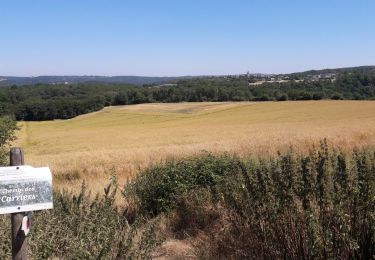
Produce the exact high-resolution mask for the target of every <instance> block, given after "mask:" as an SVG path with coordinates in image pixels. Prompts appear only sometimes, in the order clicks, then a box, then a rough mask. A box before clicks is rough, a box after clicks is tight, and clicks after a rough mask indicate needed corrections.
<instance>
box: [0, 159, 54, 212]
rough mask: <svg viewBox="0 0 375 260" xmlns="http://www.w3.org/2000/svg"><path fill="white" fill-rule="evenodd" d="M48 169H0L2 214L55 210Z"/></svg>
mask: <svg viewBox="0 0 375 260" xmlns="http://www.w3.org/2000/svg"><path fill="white" fill-rule="evenodd" d="M52 192H53V191H52V174H51V171H50V169H49V168H48V167H42V168H34V167H31V166H24V165H22V166H10V167H0V214H8V213H16V212H24V211H34V210H42V209H51V208H53V200H52Z"/></svg>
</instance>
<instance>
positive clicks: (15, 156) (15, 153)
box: [10, 147, 27, 260]
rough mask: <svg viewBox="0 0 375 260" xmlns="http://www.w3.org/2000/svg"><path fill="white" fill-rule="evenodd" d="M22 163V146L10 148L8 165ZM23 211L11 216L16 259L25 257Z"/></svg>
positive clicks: (13, 249)
mask: <svg viewBox="0 0 375 260" xmlns="http://www.w3.org/2000/svg"><path fill="white" fill-rule="evenodd" d="M23 164H24V156H23V150H22V148H18V147H17V148H11V149H10V166H19V165H23ZM24 216H25V213H24V212H20V213H13V214H12V215H11V218H12V257H13V259H17V260H21V259H22V260H25V259H27V240H26V236H25V233H24V232H23V231H22V230H21V225H22V219H23V217H24Z"/></svg>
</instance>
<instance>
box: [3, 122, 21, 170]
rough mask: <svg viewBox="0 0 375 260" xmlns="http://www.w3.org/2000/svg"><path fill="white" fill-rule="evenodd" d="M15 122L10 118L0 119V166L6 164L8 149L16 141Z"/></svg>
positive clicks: (16, 128)
mask: <svg viewBox="0 0 375 260" xmlns="http://www.w3.org/2000/svg"><path fill="white" fill-rule="evenodd" d="M16 130H18V126H17V122H16V121H15V120H14V119H13V118H12V117H10V116H4V117H0V165H6V164H7V160H8V158H7V155H8V148H9V145H10V144H11V142H13V141H14V140H15V139H16V136H15V131H16Z"/></svg>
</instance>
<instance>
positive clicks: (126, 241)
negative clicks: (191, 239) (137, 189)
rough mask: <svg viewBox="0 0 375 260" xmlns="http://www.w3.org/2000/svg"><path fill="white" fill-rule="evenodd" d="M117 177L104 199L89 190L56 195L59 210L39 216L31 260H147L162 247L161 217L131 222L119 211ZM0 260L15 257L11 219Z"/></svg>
mask: <svg viewBox="0 0 375 260" xmlns="http://www.w3.org/2000/svg"><path fill="white" fill-rule="evenodd" d="M117 189H118V185H117V179H116V177H115V176H113V177H112V181H111V183H110V184H109V185H107V186H106V187H105V188H104V195H103V196H100V197H99V196H98V195H97V196H96V197H95V199H92V198H90V194H88V193H87V191H86V185H85V184H83V185H82V189H81V192H80V193H79V194H72V193H69V192H62V193H58V192H56V193H54V209H53V210H45V211H40V212H34V213H33V225H32V230H31V232H30V236H29V239H28V241H29V242H28V243H29V254H30V256H31V259H52V258H53V259H54V258H63V259H147V258H150V255H151V252H152V251H153V250H154V248H155V247H156V246H157V245H159V244H160V242H161V241H162V238H161V237H160V236H159V235H158V234H159V233H158V218H155V219H153V220H147V219H142V218H138V219H137V220H136V221H135V222H134V223H128V221H127V216H126V214H125V212H124V211H123V210H121V209H119V208H117V207H116V206H115V203H114V202H115V197H116V193H117ZM0 225H1V229H0V239H1V241H2V243H1V244H2V245H1V247H0V259H9V258H10V257H11V249H10V248H11V244H10V241H11V237H10V218H9V216H8V215H5V216H4V215H3V216H1V217H0Z"/></svg>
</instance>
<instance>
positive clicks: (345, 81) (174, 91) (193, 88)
mask: <svg viewBox="0 0 375 260" xmlns="http://www.w3.org/2000/svg"><path fill="white" fill-rule="evenodd" d="M291 75H292V74H291ZM293 77H295V78H299V80H294V79H293ZM293 77H291V80H287V81H283V82H272V81H265V82H264V83H262V84H259V85H253V84H250V83H249V79H248V78H247V77H245V76H243V77H205V78H192V79H184V80H180V81H178V82H177V83H176V84H165V85H159V86H155V85H144V86H132V85H127V84H106V83H79V84H60V85H59V84H57V85H51V84H37V85H31V86H17V85H13V86H9V87H1V88H0V115H14V116H15V117H16V119H17V120H26V121H32V120H37V121H39V120H52V119H68V118H73V117H75V116H78V115H81V114H85V113H89V112H93V111H97V110H100V109H102V108H103V107H105V106H116V105H128V104H140V103H152V102H184V101H187V102H201V101H212V102H217V101H286V100H319V99H347V100H374V99H375V73H374V71H373V70H363V69H358V70H346V71H344V72H340V73H339V74H337V75H335V78H334V79H319V80H312V79H311V78H308V77H307V76H306V75H304V74H298V75H297V76H296V75H294V76H293ZM301 78H303V79H301Z"/></svg>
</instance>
